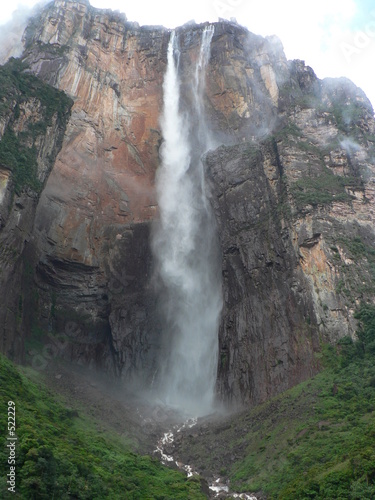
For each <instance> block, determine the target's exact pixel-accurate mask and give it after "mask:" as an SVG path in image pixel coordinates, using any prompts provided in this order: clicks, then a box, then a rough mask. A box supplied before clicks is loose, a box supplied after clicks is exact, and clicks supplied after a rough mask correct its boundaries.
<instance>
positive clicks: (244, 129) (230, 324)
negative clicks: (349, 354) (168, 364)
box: [0, 0, 375, 403]
mask: <svg viewBox="0 0 375 500" xmlns="http://www.w3.org/2000/svg"><path fill="white" fill-rule="evenodd" d="M203 29H204V25H194V24H189V25H185V26H183V27H180V28H178V29H177V33H178V38H179V44H180V51H181V61H180V68H179V71H180V77H181V81H182V89H181V92H182V98H181V108H182V111H183V109H184V108H185V109H186V107H189V106H190V105H191V103H192V102H193V98H194V96H193V95H192V90H191V84H190V82H191V79H192V78H194V74H193V71H194V68H195V62H196V61H197V58H198V57H199V48H200V43H201V37H202V32H203ZM169 37H170V32H169V31H168V30H166V29H164V28H162V27H140V26H139V25H137V24H136V23H129V22H128V21H127V20H126V18H125V16H124V15H121V14H118V13H113V12H111V11H105V10H98V9H94V8H92V7H91V6H90V5H89V4H88V2H85V1H79V2H78V1H69V0H56V1H55V2H53V3H51V4H49V5H48V6H46V7H45V8H44V9H43V10H42V11H41V13H40V15H38V16H37V17H35V18H34V19H32V20H31V21H30V22H29V25H28V28H27V30H26V32H25V34H24V52H23V55H22V58H21V59H22V61H23V62H24V64H25V66H26V67H27V70H26V72H27V73H32V74H33V75H36V76H37V77H38V78H39V79H40V80H41V81H43V82H44V83H45V84H46V85H50V86H53V87H55V88H57V89H59V90H62V91H64V92H65V93H66V94H67V96H69V98H71V99H72V101H73V106H72V108H71V112H70V118H69V120H68V121H67V123H66V129H65V125H64V127H61V126H60V128H59V130H58V131H57V130H55V131H54V132H53V133H52V132H49V130H50V129H47V132H46V137H47V136H48V137H50V138H51V137H52V136H53V138H54V140H56V143H57V144H58V147H53V146H52V145H51V146H49V148H50V149H49V150H48V154H49V161H50V163H51V165H52V163H53V169H52V171H51V168H50V167H48V168H45V174H44V177H43V176H42V177H43V178H41V181H42V182H43V189H42V190H41V194H40V198H39V197H38V196H35V197H34V198H33V201H32V204H33V207H34V208H33V209H31V208H30V209H29V208H26V206H25V209H24V213H25V214H28V215H27V217H28V218H29V219H30V221H29V223H28V227H29V229H28V234H30V237H27V238H24V236H22V238H23V240H22V241H23V243H22V245H21V244H20V246H19V247H17V248H18V250H17V255H18V257H19V258H21V257H22V259H23V261H25V259H26V260H27V262H28V275H27V280H28V290H30V293H27V294H26V295H27V296H26V297H24V299H23V300H24V303H25V306H23V308H24V309H23V310H24V312H23V313H22V314H21V315H20V314H18V316H20V319H19V320H18V326H16V325H15V321H16V319H14V321H13V323H12V322H10V320H9V319H8V320H6V321H7V324H8V325H9V326H7V328H6V331H5V330H4V333H3V335H2V350H3V351H4V352H7V354H8V355H10V356H13V357H15V358H16V359H18V360H20V359H24V358H25V356H24V352H23V347H22V346H23V342H21V341H20V342H18V343H17V341H16V340H15V339H16V338H19V339H21V340H22V339H24V338H26V339H28V341H30V340H32V339H33V336H35V332H39V334H40V332H42V333H41V334H42V335H47V334H48V335H49V336H50V337H51V336H52V337H54V336H55V337H57V338H58V337H59V336H63V337H64V338H65V340H67V341H66V342H65V343H64V347H63V348H61V349H60V350H59V354H60V355H63V356H64V357H66V358H67V359H70V360H73V361H75V362H79V363H83V364H85V365H89V366H92V367H95V368H98V369H104V370H106V371H108V372H110V373H113V374H116V375H117V376H120V377H122V378H123V379H125V380H131V379H134V378H138V377H139V376H141V378H143V379H144V381H143V383H150V381H151V380H152V377H153V375H154V371H155V359H156V357H157V356H158V355H159V352H158V351H159V348H160V323H159V319H158V314H157V308H156V303H157V297H155V293H154V286H153V269H152V258H151V251H150V231H151V230H152V221H153V220H154V219H155V218H156V217H157V202H156V195H155V189H154V179H155V172H156V169H157V167H158V164H159V147H160V144H161V142H162V140H163V138H162V136H161V131H160V124H159V117H160V114H161V109H162V104H163V93H162V82H163V77H164V74H165V70H166V64H167V46H168V41H169ZM204 106H205V114H206V116H207V120H208V122H209V126H210V129H211V133H212V150H211V151H209V152H208V153H207V154H206V155H205V159H204V162H205V166H206V174H207V179H208V182H209V191H210V201H211V203H212V206H213V208H214V212H215V215H216V220H217V229H218V234H219V238H220V244H221V252H222V263H223V297H224V308H223V313H222V321H221V326H220V331H219V348H220V355H219V366H218V391H219V393H220V394H221V397H223V398H224V399H227V400H230V401H232V402H237V403H241V402H246V403H247V402H259V401H262V400H264V399H266V398H267V397H269V396H271V395H272V394H275V393H277V392H280V391H281V390H283V389H285V388H287V387H290V386H292V385H293V384H295V383H297V382H299V381H300V380H302V379H305V378H307V377H309V376H311V375H312V374H314V373H315V372H316V371H317V370H318V369H319V363H318V358H317V356H316V353H318V352H319V350H320V345H321V342H322V341H335V340H337V339H338V338H340V337H342V336H343V335H347V334H349V335H351V336H353V335H354V332H355V327H356V325H355V320H354V318H353V314H354V311H355V309H356V307H357V306H358V304H359V303H360V301H361V300H373V297H374V291H375V290H374V287H373V284H372V283H373V278H374V274H373V273H374V269H375V257H374V253H375V250H374V248H375V238H374V229H373V228H374V220H373V217H374V169H375V163H374V161H375V160H374V159H375V154H374V144H375V125H374V120H373V111H372V108H371V105H370V103H369V101H368V100H367V99H366V97H365V95H364V94H363V92H361V91H360V90H359V89H358V88H356V87H355V86H354V85H353V84H352V83H351V82H349V81H347V80H345V79H340V80H328V79H327V80H323V81H321V80H319V79H317V77H316V76H315V74H314V72H313V71H312V69H311V68H309V67H306V66H305V65H304V63H303V62H302V61H287V59H286V58H285V55H284V53H283V49H282V45H281V42H280V41H279V40H278V39H277V38H276V37H269V38H262V37H259V36H256V35H254V34H251V33H249V32H248V31H247V30H246V29H245V28H243V27H241V26H239V25H237V24H235V23H231V22H219V23H215V32H214V35H213V38H212V44H211V58H210V62H209V65H208V67H207V79H206V90H205V100H204ZM35 109H36V108H35ZM12 116H14V115H12ZM12 120H16V118H12ZM3 123H4V125H3V127H2V131H3V133H4V132H5V130H6V127H7V121H6V120H5V119H4V121H3ZM53 123H54V122H53V121H52V122H51V125H50V127H53V126H54V125H53ZM195 125H197V124H195ZM192 126H194V124H192ZM13 128H14V127H13ZM16 129H17V127H16ZM17 130H18V129H17ZM19 130H20V129H19ZM51 130H52V129H51ZM48 134H49V135H48ZM51 144H52V143H51ZM60 147H61V149H60ZM50 150H53V152H54V154H53V155H51V153H50ZM58 150H59V152H58ZM57 153H58V154H57ZM56 155H57V156H56ZM39 156H41V155H39ZM55 156H56V159H55ZM39 163H40V164H42V161H39ZM2 164H3V163H2ZM1 175H2V178H4V179H5V180H4V181H3V184H2V185H5V184H6V182H7V179H8V178H9V169H5V168H4V169H2V171H1ZM47 177H48V180H47ZM45 181H46V182H45ZM4 183H5V184H4ZM30 189H31V188H30ZM4 193H6V191H4ZM20 196H23V197H25V196H29V195H27V193H26V191H25V190H23V191H22V190H21V195H20ZM10 198H11V197H10V195H9V194H4V196H3V198H2V200H8V201H6V202H4V203H5V205H4V206H6V207H8V208H6V209H4V208H1V210H2V211H1V215H2V217H3V218H4V217H5V216H4V215H3V213H4V210H6V211H8V212H9V210H10V209H9V206H10V204H11V201H10ZM12 203H13V205H12V207H13V208H12V209H11V210H10V212H9V213H11V214H13V215H12V216H11V219H12V218H13V219H14V220H16V218H17V217H18V215H17V211H19V210H20V208H19V204H18V205H17V201H16V200H14V201H13V202H12ZM30 203H31V202H30ZM21 205H25V202H21ZM2 206H3V205H2ZM8 212H7V214H8ZM6 217H8V215H6ZM13 219H12V220H13ZM9 220H10V219H9ZM7 224H8V225H4V224H3V226H2V229H1V233H0V235H1V238H5V239H8V238H10V237H11V235H12V234H13V233H12V230H11V229H10V226H9V222H8V223H7ZM14 224H16V223H14ZM17 227H20V226H19V225H18V226H17ZM17 230H18V229H17ZM25 241H27V245H25V244H24V242H25ZM8 247H9V248H11V247H14V248H16V244H15V243H14V242H13V240H12V241H11V242H10V243H9V245H8ZM4 248H5V247H4ZM20 256H21V257H20ZM18 257H17V258H18ZM7 258H8V257H7ZM4 259H5V257H2V261H1V262H2V268H3V267H4V266H5V264H4V263H5V262H6V260H4ZM5 267H6V266H5ZM7 276H8V278H7V280H9V279H13V286H14V289H15V290H19V289H20V287H21V282H22V280H24V279H26V278H25V269H24V268H22V269H21V268H20V270H19V271H17V272H16V271H15V268H14V267H12V268H11V267H9V271H8V275H7ZM12 276H14V277H17V276H18V278H11V277H12ZM2 283H3V284H2V285H1V289H0V293H1V297H2V298H3V300H5V297H6V295H7V286H8V285H6V281H5V280H4V281H3V282H2ZM15 293H16V294H17V297H18V295H19V293H18V292H15ZM13 302H14V300H13ZM12 307H13V309H12V308H4V311H5V309H6V310H8V311H9V312H8V313H7V314H8V315H9V317H12V318H17V311H15V309H14V307H15V306H12ZM17 307H18V306H17ZM25 309H26V310H27V313H26V312H25ZM16 331H17V332H18V333H17V335H15V333H14V332H16ZM33 332H34V333H33ZM27 352H28V350H27V349H26V357H27ZM140 374H141V375H140Z"/></svg>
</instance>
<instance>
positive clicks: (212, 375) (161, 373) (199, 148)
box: [152, 26, 222, 415]
mask: <svg viewBox="0 0 375 500" xmlns="http://www.w3.org/2000/svg"><path fill="white" fill-rule="evenodd" d="M212 35H213V26H208V27H207V28H206V29H205V30H204V31H203V32H202V41H201V47H200V53H199V57H198V60H197V63H196V68H195V78H194V80H193V81H192V96H191V101H192V103H193V105H192V106H191V109H189V110H188V111H185V112H182V110H181V102H180V88H181V85H180V83H181V82H180V78H179V69H180V57H181V54H180V50H179V43H178V37H177V36H176V34H175V33H174V32H173V33H172V34H171V38H170V42H169V47H168V66H167V71H166V74H165V78H164V84H163V92H164V110H163V116H162V120H161V127H162V132H163V137H164V143H163V145H162V148H161V160H162V162H161V166H160V168H159V170H158V173H157V193H158V203H159V208H160V221H159V222H158V224H157V226H156V227H155V231H154V234H153V245H152V246H153V252H154V257H155V263H156V268H157V277H158V281H159V283H160V287H159V290H158V294H159V298H160V307H161V310H162V315H163V329H164V332H163V339H164V340H163V345H162V355H161V359H160V363H159V370H158V383H159V390H160V397H161V398H162V399H163V400H164V401H165V402H166V403H167V404H168V405H171V406H174V407H176V408H177V409H180V410H185V411H186V412H188V413H190V414H194V415H203V414H207V413H209V412H210V411H211V410H212V407H213V403H214V392H215V382H216V370H217V356H218V323H219V316H220V311H221V306H222V298H221V278H220V263H219V257H218V245H217V238H216V235H215V223H214V220H213V216H212V213H211V211H210V207H209V203H208V202H207V198H206V193H205V187H204V172H203V165H202V162H201V160H200V157H201V155H202V154H203V153H204V152H205V151H206V150H207V149H208V147H209V141H210V138H209V134H208V133H207V130H208V127H207V124H206V120H205V115H204V105H203V94H204V87H205V84H204V82H205V69H206V66H207V63H208V61H209V57H210V44H211V39H212Z"/></svg>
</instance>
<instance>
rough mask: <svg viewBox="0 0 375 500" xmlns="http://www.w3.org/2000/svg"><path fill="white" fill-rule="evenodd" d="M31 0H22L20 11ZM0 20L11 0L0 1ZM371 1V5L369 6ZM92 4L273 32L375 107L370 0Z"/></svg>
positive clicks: (117, 0) (288, 49)
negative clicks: (360, 91) (361, 92)
mask: <svg viewBox="0 0 375 500" xmlns="http://www.w3.org/2000/svg"><path fill="white" fill-rule="evenodd" d="M36 3H37V0H22V1H20V2H19V5H22V10H24V9H25V8H26V7H30V6H33V5H35V4H36ZM1 4H2V5H1V9H0V34H1V24H4V23H5V22H7V21H8V20H9V19H10V18H11V17H12V12H13V11H14V10H15V9H16V8H17V3H13V2H6V0H2V1H1ZM371 4H372V5H371ZM91 5H93V6H94V7H98V8H106V9H113V10H120V11H121V12H125V14H126V16H127V18H128V20H129V21H138V22H139V23H140V24H141V25H142V24H160V25H164V26H166V27H169V28H174V27H175V26H179V25H181V24H184V23H185V22H187V21H190V20H192V19H194V20H195V21H197V22H203V21H217V19H218V17H224V18H228V19H229V18H231V17H234V18H236V19H237V21H238V22H239V23H240V24H242V25H244V26H246V27H247V28H248V29H249V30H250V31H252V32H253V33H256V34H259V35H263V36H266V35H277V36H278V37H279V38H280V39H281V41H282V43H283V45H284V49H285V53H286V56H287V57H288V59H302V60H304V61H305V62H306V64H308V65H309V66H311V67H312V68H313V69H314V71H315V73H316V74H317V76H318V77H319V78H324V77H327V76H330V77H336V76H346V77H348V78H350V79H351V80H352V81H353V82H354V83H355V84H356V85H358V86H359V87H361V88H362V89H363V90H364V91H365V93H366V94H367V96H368V97H369V99H370V100H371V102H372V103H373V105H374V106H375V84H373V80H374V77H375V2H374V0H314V1H313V2H304V1H302V0H183V1H176V0H175V1H174V2H172V1H171V0H157V1H155V0H91Z"/></svg>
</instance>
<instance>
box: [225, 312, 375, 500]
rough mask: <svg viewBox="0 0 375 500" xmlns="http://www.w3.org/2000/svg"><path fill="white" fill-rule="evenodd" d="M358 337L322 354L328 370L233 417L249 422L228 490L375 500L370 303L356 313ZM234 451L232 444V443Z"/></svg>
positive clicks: (374, 333)
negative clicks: (239, 416) (240, 416)
mask: <svg viewBox="0 0 375 500" xmlns="http://www.w3.org/2000/svg"><path fill="white" fill-rule="evenodd" d="M356 316H357V319H358V320H359V324H360V327H359V329H358V340H357V341H355V342H353V341H352V340H351V339H350V338H344V339H342V340H341V341H340V342H339V344H338V345H337V346H336V348H334V347H332V346H329V347H327V348H326V350H325V353H324V361H323V362H324V363H325V366H326V368H325V370H324V371H323V372H322V373H320V374H319V375H317V376H316V377H314V378H313V379H311V380H309V381H306V382H304V383H302V384H300V385H298V386H297V387H295V388H293V389H292V390H290V391H287V392H286V393H284V394H282V395H280V396H278V397H277V398H275V399H273V400H272V401H270V402H268V403H266V404H265V405H262V406H260V407H258V408H256V409H255V410H253V411H252V412H251V413H250V414H247V415H246V416H245V417H242V421H241V422H238V423H237V425H238V426H241V425H242V426H246V427H249V429H250V431H249V432H248V433H247V434H246V437H245V438H243V437H242V438H241V440H240V439H239V440H238V443H237V445H239V444H240V441H242V446H245V447H246V451H245V453H244V456H245V458H244V459H243V460H241V461H237V462H236V463H235V464H234V465H233V467H232V469H231V470H230V472H229V476H230V478H231V481H232V487H233V489H240V490H241V491H257V490H262V491H263V492H265V493H266V494H267V498H275V499H276V498H277V499H298V500H302V499H310V498H314V499H321V500H323V499H324V500H326V499H339V498H340V499H351V500H357V499H358V500H360V499H362V500H364V499H372V498H375V307H374V306H373V305H363V306H362V307H361V309H360V311H359V312H358V313H357V315H356ZM232 446H233V448H235V447H236V443H235V442H232Z"/></svg>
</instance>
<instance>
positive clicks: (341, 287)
mask: <svg viewBox="0 0 375 500" xmlns="http://www.w3.org/2000/svg"><path fill="white" fill-rule="evenodd" d="M334 242H335V243H337V244H339V245H340V247H341V248H342V249H343V251H344V253H345V255H346V257H348V258H349V259H351V261H352V263H348V264H346V263H345V262H343V261H341V257H340V254H339V252H338V250H337V248H336V247H335V246H334V247H331V250H332V251H333V258H334V260H335V264H336V265H337V266H338V267H339V270H340V272H339V274H340V277H341V278H340V280H339V281H338V283H337V286H336V291H337V293H342V294H344V295H346V298H347V300H348V301H349V302H351V303H355V301H356V300H358V299H359V300H370V299H371V298H372V297H373V296H374V294H375V250H374V248H373V247H372V246H371V245H368V244H366V243H365V242H364V241H363V240H362V239H361V238H360V237H359V236H355V237H349V236H344V235H342V236H340V237H339V238H336V239H335V240H334ZM332 243H333V240H332ZM334 249H336V250H334Z"/></svg>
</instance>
